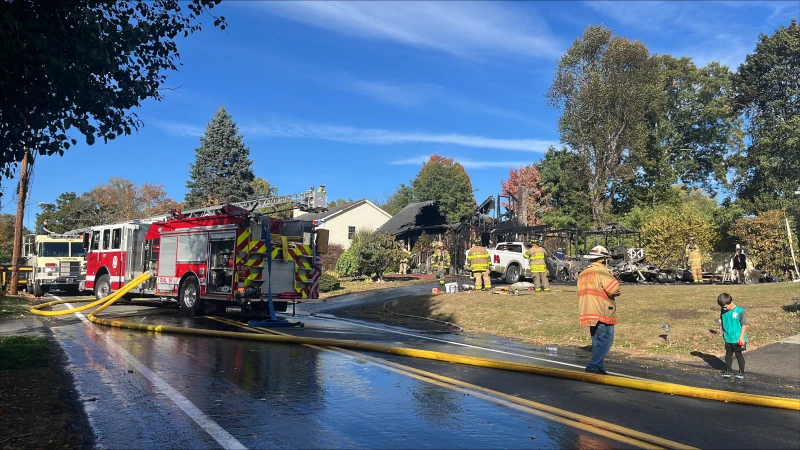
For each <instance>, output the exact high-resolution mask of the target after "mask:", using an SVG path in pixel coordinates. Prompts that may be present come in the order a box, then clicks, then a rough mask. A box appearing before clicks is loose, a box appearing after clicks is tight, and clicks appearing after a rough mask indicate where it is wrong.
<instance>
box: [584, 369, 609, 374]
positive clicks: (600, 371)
mask: <svg viewBox="0 0 800 450" xmlns="http://www.w3.org/2000/svg"><path fill="white" fill-rule="evenodd" d="M584 370H585V371H586V372H587V373H594V374H597V375H608V372H606V371H605V370H603V369H590V368H588V367H587V368H586V369H584Z"/></svg>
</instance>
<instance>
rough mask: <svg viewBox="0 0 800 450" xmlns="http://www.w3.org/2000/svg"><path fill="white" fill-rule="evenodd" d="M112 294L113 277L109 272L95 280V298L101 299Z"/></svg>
mask: <svg viewBox="0 0 800 450" xmlns="http://www.w3.org/2000/svg"><path fill="white" fill-rule="evenodd" d="M109 295H111V277H110V276H108V274H105V275H101V276H100V278H98V279H97V281H95V282H94V298H96V299H98V300H100V299H101V298H106V297H108V296H109Z"/></svg>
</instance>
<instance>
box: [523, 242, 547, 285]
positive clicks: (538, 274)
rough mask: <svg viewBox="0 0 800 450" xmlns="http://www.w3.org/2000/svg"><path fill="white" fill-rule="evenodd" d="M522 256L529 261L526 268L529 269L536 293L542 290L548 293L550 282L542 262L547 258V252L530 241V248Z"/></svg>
mask: <svg viewBox="0 0 800 450" xmlns="http://www.w3.org/2000/svg"><path fill="white" fill-rule="evenodd" d="M524 256H525V259H527V260H528V261H529V263H528V267H530V269H531V277H533V286H534V287H535V288H536V291H537V292H541V291H542V290H544V291H545V292H550V282H549V281H548V280H547V264H546V263H545V260H544V258H545V257H546V256H547V251H545V249H544V247H542V246H540V245H539V241H531V243H530V248H528V251H526V252H525V255H524Z"/></svg>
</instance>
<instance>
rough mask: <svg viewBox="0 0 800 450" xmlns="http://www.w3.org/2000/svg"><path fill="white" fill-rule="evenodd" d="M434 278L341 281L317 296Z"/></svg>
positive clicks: (400, 284)
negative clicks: (336, 285) (330, 289)
mask: <svg viewBox="0 0 800 450" xmlns="http://www.w3.org/2000/svg"><path fill="white" fill-rule="evenodd" d="M435 281H436V280H432V279H421V280H419V279H405V280H402V281H401V280H397V281H396V280H390V279H387V280H385V281H371V280H365V281H342V282H341V287H340V288H339V289H336V290H333V291H330V292H320V295H319V298H320V300H322V299H326V298H329V297H333V296H338V295H344V294H352V293H354V292H363V291H372V290H375V289H388V288H396V287H403V286H414V285H418V284H428V283H431V282H435Z"/></svg>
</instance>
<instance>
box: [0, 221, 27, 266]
mask: <svg viewBox="0 0 800 450" xmlns="http://www.w3.org/2000/svg"><path fill="white" fill-rule="evenodd" d="M15 217H16V216H15V215H14V214H8V213H2V214H0V263H2V264H10V263H11V258H12V257H13V250H14V220H15ZM30 233H31V232H30V230H28V229H27V228H23V229H22V234H23V235H26V234H30Z"/></svg>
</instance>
